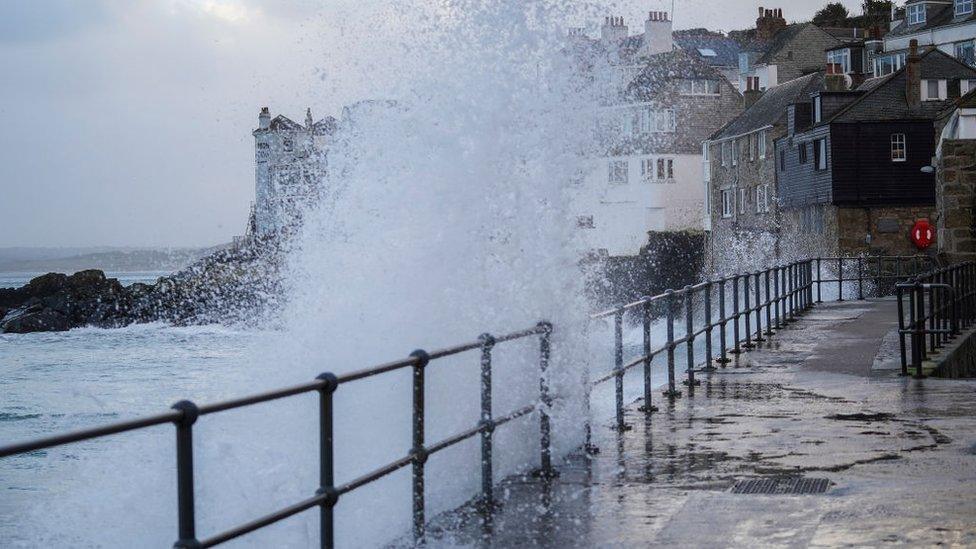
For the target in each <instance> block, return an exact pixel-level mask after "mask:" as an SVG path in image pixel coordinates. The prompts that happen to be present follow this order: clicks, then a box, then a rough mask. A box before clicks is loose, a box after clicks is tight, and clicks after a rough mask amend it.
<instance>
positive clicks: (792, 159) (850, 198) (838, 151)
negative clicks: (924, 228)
mask: <svg viewBox="0 0 976 549" xmlns="http://www.w3.org/2000/svg"><path fill="white" fill-rule="evenodd" d="M974 79H976V70H973V69H972V68H970V67H968V66H966V65H964V64H962V63H960V62H959V61H957V60H956V59H954V58H952V57H950V56H948V55H946V54H944V53H942V52H941V51H939V50H931V51H929V52H926V53H925V54H923V55H921V56H919V55H918V54H917V49H914V50H913V51H912V52H911V53H910V54H909V56H908V58H907V62H906V65H905V67H903V68H902V69H901V70H899V71H896V72H895V73H893V74H891V75H889V76H888V77H885V78H882V79H875V80H874V81H869V83H870V84H871V85H869V86H868V85H865V86H861V87H859V88H858V89H857V90H856V91H834V90H833V89H828V90H824V91H822V92H819V93H814V94H812V95H810V97H808V98H806V99H805V100H804V101H800V102H797V103H796V104H794V105H791V106H790V108H789V113H788V119H789V121H788V125H789V126H788V132H787V135H786V136H784V137H782V138H780V139H778V140H777V141H776V145H775V150H776V160H777V162H776V175H777V182H778V192H779V205H780V221H781V242H784V243H788V244H789V249H786V250H783V252H782V253H783V255H784V256H785V257H786V258H790V257H802V256H832V255H837V254H843V255H847V254H861V253H868V254H874V255H910V254H913V253H917V249H915V247H914V245H913V244H912V243H911V241H910V239H909V233H910V229H911V227H912V225H913V224H914V223H915V222H916V221H917V220H920V219H929V220H932V219H935V205H936V192H935V176H934V174H933V173H932V172H933V170H932V169H931V163H932V158H933V157H934V156H935V153H936V135H935V127H934V122H935V121H936V119H937V118H938V117H939V115H940V113H941V112H942V111H943V109H944V108H945V107H946V106H947V104H948V103H949V102H951V101H955V100H956V99H958V98H959V97H960V90H961V89H962V88H963V87H966V86H968V85H969V84H970V83H972V84H976V80H974ZM828 87H829V86H828Z"/></svg>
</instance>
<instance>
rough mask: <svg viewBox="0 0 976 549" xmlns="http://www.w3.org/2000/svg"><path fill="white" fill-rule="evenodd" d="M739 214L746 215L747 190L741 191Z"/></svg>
mask: <svg viewBox="0 0 976 549" xmlns="http://www.w3.org/2000/svg"><path fill="white" fill-rule="evenodd" d="M739 213H740V214H744V213H746V190H745V189H739Z"/></svg>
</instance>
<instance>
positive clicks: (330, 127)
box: [255, 114, 339, 135]
mask: <svg viewBox="0 0 976 549" xmlns="http://www.w3.org/2000/svg"><path fill="white" fill-rule="evenodd" d="M338 125H339V124H338V122H337V121H336V119H335V118H333V117H331V116H326V117H325V118H323V119H322V120H319V121H318V122H316V123H314V124H312V131H313V132H314V133H315V135H332V134H334V133H335V132H336V129H337V128H338ZM307 130H308V128H306V127H305V126H304V125H303V124H299V123H298V122H295V121H294V120H292V119H291V118H288V117H287V116H285V115H283V114H279V115H278V116H276V117H274V118H272V119H271V124H270V125H269V126H268V129H267V130H255V131H259V132H263V131H289V132H295V131H307Z"/></svg>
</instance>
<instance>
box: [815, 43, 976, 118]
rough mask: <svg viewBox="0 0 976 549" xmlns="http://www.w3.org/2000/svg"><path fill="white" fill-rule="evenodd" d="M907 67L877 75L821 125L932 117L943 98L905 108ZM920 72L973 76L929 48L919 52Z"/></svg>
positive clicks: (933, 76)
mask: <svg viewBox="0 0 976 549" xmlns="http://www.w3.org/2000/svg"><path fill="white" fill-rule="evenodd" d="M906 68H907V67H902V68H901V69H900V70H898V71H896V72H894V73H893V74H890V75H888V76H886V77H884V78H880V79H878V80H880V82H878V83H877V84H876V85H875V86H874V87H873V88H871V89H869V90H867V91H866V92H865V93H864V95H862V96H861V97H859V98H858V99H856V100H854V101H853V102H851V103H850V104H849V105H847V106H846V107H845V108H843V109H841V110H840V111H838V112H837V113H836V114H835V115H834V116H832V117H830V118H828V119H827V120H824V121H823V122H821V123H820V124H818V125H820V126H822V125H824V124H830V123H833V122H842V123H843V122H880V121H885V120H926V119H928V120H932V119H935V118H936V117H937V116H938V115H939V111H941V110H942V109H943V108H945V106H946V102H945V101H922V105H921V107H920V108H919V109H917V110H911V109H909V108H908V101H907V99H906V97H905V88H906V86H907V82H908V76H907V74H906V72H905V71H906ZM919 73H920V74H921V79H922V80H927V79H944V80H951V79H953V78H970V79H976V69H973V68H971V67H969V66H967V65H965V64H963V63H960V62H959V61H958V60H956V59H955V58H953V57H952V56H950V55H947V54H945V53H943V52H942V51H940V50H937V49H935V50H929V51H927V52H925V53H924V54H922V55H921V58H920V61H919Z"/></svg>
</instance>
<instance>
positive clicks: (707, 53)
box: [698, 48, 718, 57]
mask: <svg viewBox="0 0 976 549" xmlns="http://www.w3.org/2000/svg"><path fill="white" fill-rule="evenodd" d="M698 53H700V54H701V56H702V57H718V54H717V53H715V50H713V49H712V48H698Z"/></svg>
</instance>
